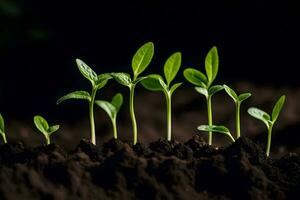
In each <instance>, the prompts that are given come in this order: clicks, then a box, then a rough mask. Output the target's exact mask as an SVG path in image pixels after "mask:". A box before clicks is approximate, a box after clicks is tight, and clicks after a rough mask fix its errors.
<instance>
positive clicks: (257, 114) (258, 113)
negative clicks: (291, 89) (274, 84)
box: [248, 95, 285, 156]
mask: <svg viewBox="0 0 300 200" xmlns="http://www.w3.org/2000/svg"><path fill="white" fill-rule="evenodd" d="M284 102H285V95H283V96H281V97H280V98H279V99H278V101H277V102H276V104H275V106H274V108H273V110H272V116H270V115H269V114H268V113H266V112H265V111H263V110H260V109H258V108H254V107H251V108H249V109H248V113H249V115H251V116H252V117H254V118H256V119H258V120H260V121H262V122H263V123H264V124H265V125H266V126H267V128H268V142H267V149H266V154H267V156H269V155H270V148H271V136H272V129H273V126H274V123H275V122H276V120H277V119H278V116H279V114H280V112H281V109H282V107H283V105H284Z"/></svg>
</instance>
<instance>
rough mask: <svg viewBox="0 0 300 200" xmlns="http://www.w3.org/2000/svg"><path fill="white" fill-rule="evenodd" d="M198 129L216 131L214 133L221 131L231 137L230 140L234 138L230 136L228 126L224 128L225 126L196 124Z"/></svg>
mask: <svg viewBox="0 0 300 200" xmlns="http://www.w3.org/2000/svg"><path fill="white" fill-rule="evenodd" d="M198 130H199V131H206V132H216V133H222V134H224V135H226V136H227V137H229V138H230V139H231V141H232V142H234V141H235V140H234V138H233V137H232V135H231V133H230V131H229V129H228V128H226V127H225V126H215V125H212V126H209V125H200V126H198Z"/></svg>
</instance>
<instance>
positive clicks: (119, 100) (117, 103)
mask: <svg viewBox="0 0 300 200" xmlns="http://www.w3.org/2000/svg"><path fill="white" fill-rule="evenodd" d="M111 104H112V105H113V106H114V107H115V108H116V110H117V112H118V111H119V110H120V108H121V106H122V104H123V95H122V94H121V93H117V94H116V95H115V96H114V97H113V98H112V100H111Z"/></svg>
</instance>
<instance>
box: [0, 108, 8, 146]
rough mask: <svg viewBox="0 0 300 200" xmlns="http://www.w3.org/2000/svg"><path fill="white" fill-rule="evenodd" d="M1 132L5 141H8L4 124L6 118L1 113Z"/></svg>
mask: <svg viewBox="0 0 300 200" xmlns="http://www.w3.org/2000/svg"><path fill="white" fill-rule="evenodd" d="M0 134H1V136H2V139H3V142H4V143H7V140H6V135H5V125H4V119H3V117H2V115H1V114H0Z"/></svg>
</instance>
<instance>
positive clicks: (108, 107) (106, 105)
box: [95, 93, 123, 139]
mask: <svg viewBox="0 0 300 200" xmlns="http://www.w3.org/2000/svg"><path fill="white" fill-rule="evenodd" d="M95 104H96V105H98V106H99V107H100V108H102V109H103V110H104V111H105V112H106V113H107V114H108V116H109V118H110V120H111V123H112V126H113V131H114V138H115V139H118V131H117V114H118V112H119V110H120V108H121V106H122V104H123V96H122V94H121V93H118V94H116V95H115V96H114V97H113V98H112V100H111V102H108V101H103V100H97V101H95Z"/></svg>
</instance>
